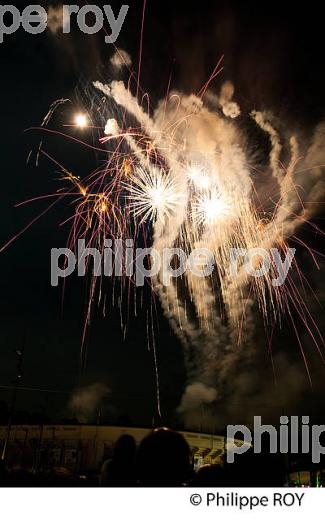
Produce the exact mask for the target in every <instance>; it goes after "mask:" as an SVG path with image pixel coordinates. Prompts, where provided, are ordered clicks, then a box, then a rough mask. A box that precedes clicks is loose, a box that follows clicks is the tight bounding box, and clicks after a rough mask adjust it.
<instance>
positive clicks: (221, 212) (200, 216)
mask: <svg viewBox="0 0 325 520" xmlns="http://www.w3.org/2000/svg"><path fill="white" fill-rule="evenodd" d="M229 214H230V204H229V201H228V200H227V199H226V198H224V197H223V196H222V195H221V194H220V193H219V192H218V191H213V192H212V193H209V194H207V195H204V196H202V197H200V198H199V199H198V201H197V202H196V203H195V204H194V211H193V220H194V221H195V222H196V223H197V224H203V223H206V224H213V223H215V222H217V221H219V220H222V219H224V218H227V217H228V215H229Z"/></svg>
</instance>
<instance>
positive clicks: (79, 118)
mask: <svg viewBox="0 0 325 520" xmlns="http://www.w3.org/2000/svg"><path fill="white" fill-rule="evenodd" d="M75 123H76V126H77V127H78V128H86V126H87V125H88V119H87V116H86V115H85V114H77V115H76V117H75Z"/></svg>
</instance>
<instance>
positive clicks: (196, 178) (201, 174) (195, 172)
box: [187, 166, 211, 190]
mask: <svg viewBox="0 0 325 520" xmlns="http://www.w3.org/2000/svg"><path fill="white" fill-rule="evenodd" d="M187 175H188V177H189V179H190V180H191V181H192V182H193V184H194V185H195V186H196V187H197V188H199V189H201V190H207V189H208V188H209V186H210V183H211V181H210V177H208V175H207V174H206V172H205V171H204V170H203V168H202V167H201V166H190V168H189V169H188V172H187Z"/></svg>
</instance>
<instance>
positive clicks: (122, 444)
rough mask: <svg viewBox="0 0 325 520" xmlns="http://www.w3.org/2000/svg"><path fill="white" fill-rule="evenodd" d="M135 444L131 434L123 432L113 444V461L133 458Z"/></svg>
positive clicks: (129, 460) (130, 460)
mask: <svg viewBox="0 0 325 520" xmlns="http://www.w3.org/2000/svg"><path fill="white" fill-rule="evenodd" d="M135 451H136V444H135V440H134V438H133V437H132V435H128V434H124V435H121V437H119V438H118V439H117V441H116V443H115V446H114V455H113V460H114V462H121V461H124V460H126V461H128V462H130V463H131V462H132V461H133V460H134V459H135Z"/></svg>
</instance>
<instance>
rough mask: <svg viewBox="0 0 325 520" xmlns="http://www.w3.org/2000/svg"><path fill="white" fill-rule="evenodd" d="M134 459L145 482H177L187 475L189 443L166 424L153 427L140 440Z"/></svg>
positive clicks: (177, 484)
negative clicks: (152, 429)
mask: <svg viewBox="0 0 325 520" xmlns="http://www.w3.org/2000/svg"><path fill="white" fill-rule="evenodd" d="M137 462H138V464H137V466H138V477H139V480H140V482H141V484H143V485H145V486H181V485H182V484H184V483H186V482H187V481H188V480H189V478H190V475H191V463H190V448H189V445H188V444H187V442H186V440H185V439H184V437H183V436H182V435H181V434H180V433H177V432H174V431H172V430H170V429H168V428H157V429H155V430H154V431H153V432H151V433H149V435H147V436H146V437H145V438H144V439H143V440H142V442H141V444H140V446H139V451H138V459H137Z"/></svg>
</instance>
